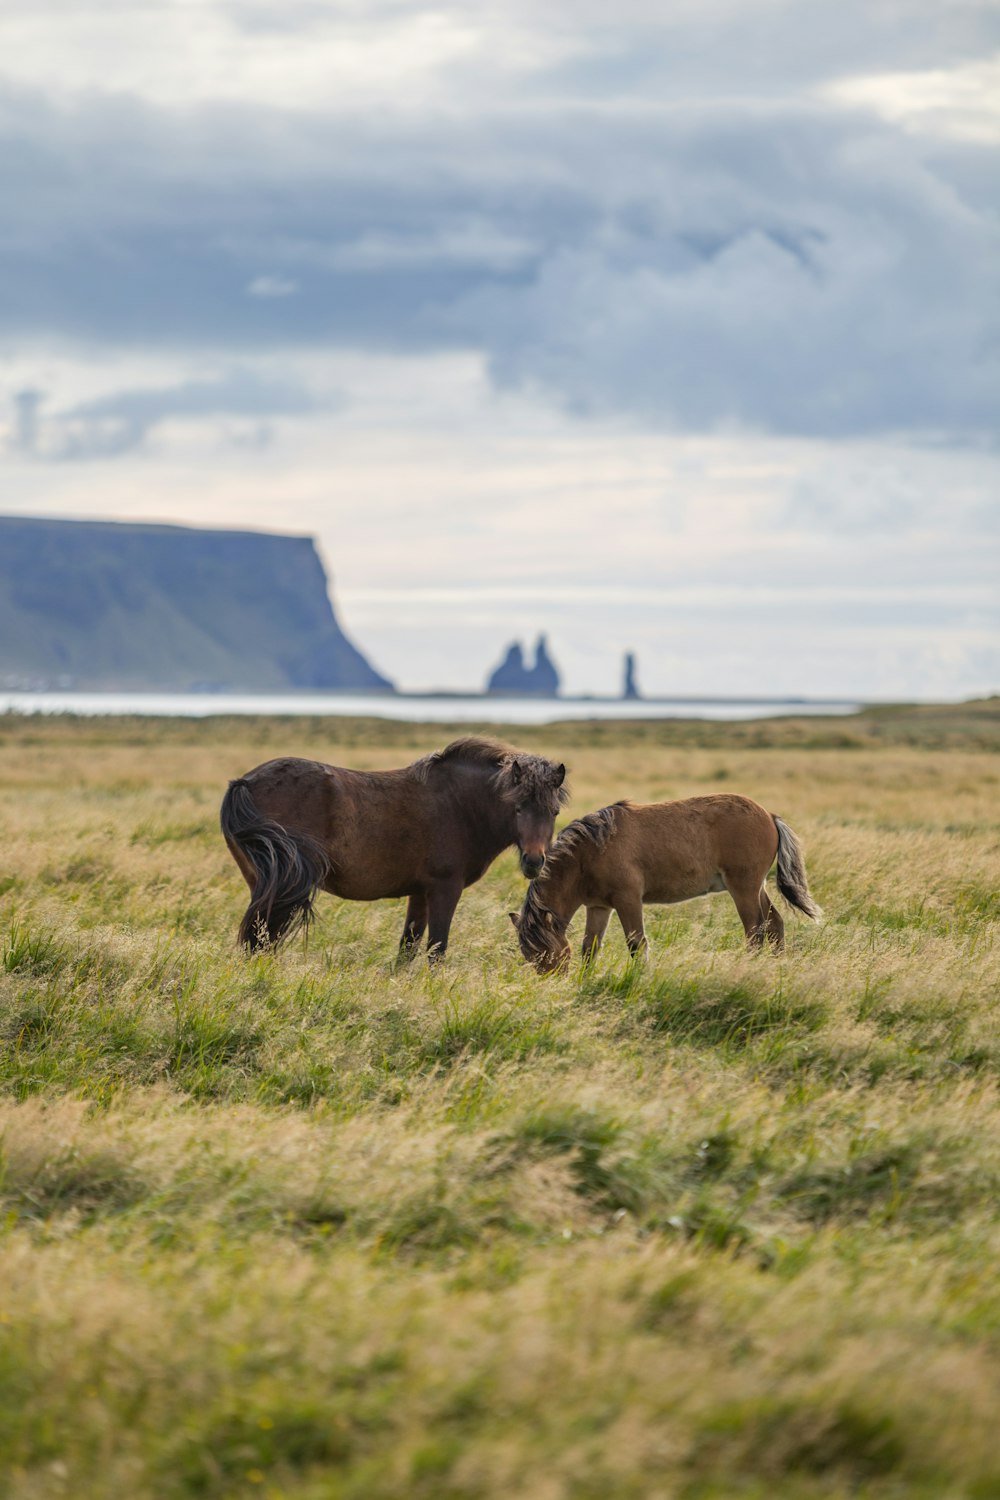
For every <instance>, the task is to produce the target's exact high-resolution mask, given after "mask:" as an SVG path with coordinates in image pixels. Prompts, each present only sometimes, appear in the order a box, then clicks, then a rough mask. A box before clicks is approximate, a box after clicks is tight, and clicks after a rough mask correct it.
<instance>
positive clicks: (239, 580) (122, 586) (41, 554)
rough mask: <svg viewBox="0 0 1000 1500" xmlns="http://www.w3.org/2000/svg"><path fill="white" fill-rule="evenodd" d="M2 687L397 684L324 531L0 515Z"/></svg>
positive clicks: (260, 688)
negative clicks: (381, 668) (350, 630)
mask: <svg viewBox="0 0 1000 1500" xmlns="http://www.w3.org/2000/svg"><path fill="white" fill-rule="evenodd" d="M0 686H7V687H31V688H44V687H62V688H76V689H90V690H92V691H138V690H149V691H154V692H156V691H158V692H191V691H209V690H212V691H219V692H226V691H241V692H247V691H249V692H254V691H256V692H281V691H288V690H292V689H300V690H302V689H307V690H308V689H321V690H322V689H332V690H337V689H341V690H349V691H366V690H367V691H376V690H381V691H383V692H386V691H388V692H392V691H394V689H393V686H392V683H391V682H389V681H388V679H387V678H385V677H383V676H382V675H381V673H379V672H377V671H376V670H375V668H374V667H372V666H371V665H370V664H369V662H368V661H366V659H365V657H364V656H363V655H362V654H361V652H360V651H359V650H358V649H357V647H356V646H354V645H353V644H352V643H351V642H350V641H349V640H348V638H347V636H346V635H345V634H344V632H343V630H342V629H341V628H340V625H339V623H338V621H337V618H336V615H335V614H334V610H333V605H332V604H331V602H330V595H329V590H328V583H327V577H326V574H325V572H324V570H323V564H322V562H321V561H320V558H319V554H318V553H317V551H316V546H315V543H314V541H313V539H312V537H308V536H274V535H267V534H264V533H261V532H250V531H199V530H195V529H194V528H191V527H183V526H142V525H131V524H122V523H118V522H110V521H55V520H38V519H30V520H29V519H26V518H24V517H20V516H0Z"/></svg>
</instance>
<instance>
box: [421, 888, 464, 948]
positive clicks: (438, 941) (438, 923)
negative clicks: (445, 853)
mask: <svg viewBox="0 0 1000 1500" xmlns="http://www.w3.org/2000/svg"><path fill="white" fill-rule="evenodd" d="M461 894H462V882H461V880H448V881H445V880H441V881H438V882H437V883H436V884H435V885H432V886H431V888H430V891H429V892H428V898H427V957H428V960H429V961H430V962H431V963H436V962H437V960H438V959H440V958H443V957H444V954H445V951H446V949H447V947H448V933H449V932H450V931H451V919H452V917H453V916H454V915H455V907H456V906H457V905H458V898H459V897H460V896H461Z"/></svg>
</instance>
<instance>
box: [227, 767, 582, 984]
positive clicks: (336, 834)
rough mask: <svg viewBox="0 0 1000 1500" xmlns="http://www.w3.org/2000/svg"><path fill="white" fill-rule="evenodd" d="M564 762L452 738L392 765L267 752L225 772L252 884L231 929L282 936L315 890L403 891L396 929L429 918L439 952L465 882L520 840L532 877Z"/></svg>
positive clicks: (259, 943)
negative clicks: (371, 766) (232, 775)
mask: <svg viewBox="0 0 1000 1500" xmlns="http://www.w3.org/2000/svg"><path fill="white" fill-rule="evenodd" d="M565 777H566V767H565V766H561V765H559V766H557V765H554V764H553V763H552V761H549V760H544V759H543V758H542V757H541V756H540V755H524V754H522V753H521V752H520V751H516V750H512V749H511V748H510V746H509V745H501V744H499V743H497V742H496V741H494V740H483V739H463V740H455V741H454V743H453V744H451V745H448V746H447V747H446V748H445V749H444V750H438V751H436V752H435V753H434V754H433V755H425V756H424V757H423V759H422V760H418V761H414V763H413V765H411V766H404V767H403V768H402V769H400V770H398V771H346V770H342V769H341V768H340V767H339V766H327V765H324V764H323V763H322V762H321V761H315V760H298V759H294V758H285V759H282V760H269V761H267V762H266V763H265V764H264V765H262V766H257V767H256V769H255V770H253V771H248V772H247V774H246V775H245V776H241V777H240V778H239V779H238V780H236V781H231V782H230V783H229V790H228V791H227V792H226V795H225V797H224V798H223V800H222V815H221V821H222V832H223V834H224V835H225V839H226V843H227V844H228V845H229V850H230V853H231V854H232V856H233V858H234V859H235V861H236V863H237V864H238V865H239V867H240V869H241V870H242V872H243V875H244V878H245V879H246V882H247V885H248V886H249V887H250V891H251V898H250V905H249V906H248V907H247V910H246V914H245V916H244V918H243V921H242V922H241V923H240V932H239V937H240V942H241V943H244V944H245V945H246V947H247V948H250V949H254V948H260V947H263V946H265V945H266V944H268V943H277V942H279V941H280V940H281V939H282V938H283V937H285V936H287V935H288V933H290V932H292V931H294V930H295V929H296V928H297V927H299V926H301V925H304V924H307V923H308V922H309V921H310V919H311V917H312V908H313V897H314V895H315V893H316V891H317V890H324V891H329V892H330V893H331V894H332V895H334V896H342V897H344V899H345V900H347V901H378V900H381V899H382V898H383V897H399V896H406V897H407V898H408V901H409V904H408V906H407V908H406V924H405V926H404V928H403V936H402V938H401V940H400V945H399V946H400V951H401V952H402V953H403V955H404V956H410V955H412V954H413V953H414V952H415V951H416V949H417V948H418V947H419V944H420V940H421V938H422V937H423V935H424V931H425V929H426V931H427V946H428V952H429V953H430V954H431V955H432V956H435V955H437V956H439V955H440V954H442V953H444V951H445V949H446V947H447V946H448V931H449V928H450V927H451V919H452V917H453V916H454V913H455V907H456V906H457V905H458V900H459V897H460V896H461V894H462V892H463V890H464V889H465V887H466V886H468V885H472V884H473V883H474V882H475V881H477V880H478V879H479V878H480V876H481V875H483V874H484V873H485V871H486V869H487V867H488V866H489V865H490V864H492V862H493V860H495V859H496V857H497V855H498V854H500V853H501V851H502V850H504V849H507V848H509V846H510V845H511V844H516V845H517V847H518V850H519V852H520V856H521V869H522V871H523V873H524V874H525V875H526V876H527V877H528V878H529V879H531V878H532V877H533V876H535V875H538V874H539V873H540V871H541V869H542V867H543V865H544V863H545V855H546V851H547V849H548V847H549V844H550V843H551V841H552V833H553V829H554V826H555V819H556V814H557V813H558V811H559V808H560V807H561V806H562V804H563V803H564V802H565V800H566V797H567V791H566V786H565Z"/></svg>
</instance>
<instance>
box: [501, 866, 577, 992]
mask: <svg viewBox="0 0 1000 1500" xmlns="http://www.w3.org/2000/svg"><path fill="white" fill-rule="evenodd" d="M507 915H508V916H509V917H510V920H511V922H512V923H513V924H514V931H515V932H516V933H517V941H518V943H519V944H520V948H521V953H522V955H523V956H524V957H525V958H526V959H527V960H528V962H529V963H531V964H534V966H535V968H536V969H537V970H538V972H539V974H552V973H555V972H556V971H558V970H559V969H564V968H565V967H566V965H567V964H568V963H569V956H570V945H569V939H568V938H567V936H566V927H567V923H566V922H565V921H564V920H563V918H562V917H560V916H559V915H558V913H557V912H554V911H552V910H551V909H550V908H549V907H547V906H545V905H543V903H542V901H541V898H540V897H539V895H538V892H537V890H536V889H535V884H534V881H532V883H531V885H529V886H528V894H527V895H526V896H525V898H524V905H523V907H522V908H521V912H520V915H518V913H517V912H516V911H512V912H508V913H507Z"/></svg>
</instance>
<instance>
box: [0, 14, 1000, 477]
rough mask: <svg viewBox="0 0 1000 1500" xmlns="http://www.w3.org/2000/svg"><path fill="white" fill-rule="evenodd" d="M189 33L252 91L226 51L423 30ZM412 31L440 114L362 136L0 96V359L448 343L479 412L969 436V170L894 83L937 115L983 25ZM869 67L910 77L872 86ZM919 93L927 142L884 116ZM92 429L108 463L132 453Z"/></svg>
mask: <svg viewBox="0 0 1000 1500" xmlns="http://www.w3.org/2000/svg"><path fill="white" fill-rule="evenodd" d="M161 8H162V9H163V11H164V14H165V15H167V14H169V15H171V16H175V11H176V7H172V6H171V5H169V4H166V5H164V6H162V7H161ZM209 9H210V19H211V26H208V23H207V21H206V30H205V33H204V35H205V36H206V37H208V38H210V39H211V46H212V47H215V46H216V44H217V43H218V44H219V45H220V46H221V41H220V38H222V37H229V38H230V40H232V39H233V38H236V40H235V41H234V42H233V45H234V46H235V47H236V49H237V50H236V51H235V52H234V53H233V65H232V72H233V74H234V76H235V79H236V82H237V83H238V82H239V79H240V78H241V77H243V76H244V75H243V74H242V73H241V71H240V69H241V67H243V66H245V67H246V69H247V70H248V71H247V72H246V75H245V82H246V87H247V90H248V91H249V92H251V93H252V91H253V88H254V87H255V86H256V83H255V80H256V81H258V82H259V79H258V73H257V72H256V71H255V68H256V66H257V64H256V62H254V63H253V65H252V66H251V61H250V60H248V59H249V58H250V54H247V57H246V58H244V56H243V54H242V52H240V50H239V47H240V46H242V45H243V43H241V42H239V38H240V37H243V38H244V40H245V43H246V46H247V47H251V48H257V47H258V46H259V45H261V38H262V37H264V38H267V37H268V36H270V35H271V34H272V32H274V31H278V32H280V34H281V38H282V45H283V46H287V47H289V48H292V49H293V50H294V49H298V50H297V51H296V52H295V55H296V56H297V57H298V56H300V55H301V56H302V57H305V56H306V54H308V58H309V60H310V66H312V63H313V61H315V58H316V57H322V56H325V55H326V53H325V51H324V49H325V48H327V47H330V46H333V45H334V41H335V40H336V38H337V37H338V36H340V35H341V32H342V31H343V28H344V27H347V28H349V29H350V31H351V36H352V38H353V41H352V45H361V43H362V42H363V40H364V38H365V37H370V38H371V39H375V40H379V41H380V44H381V43H385V45H386V46H388V45H389V39H391V37H392V36H394V35H395V32H394V30H393V28H398V27H399V26H404V27H407V26H410V25H411V24H416V23H417V22H421V24H422V21H423V20H426V19H428V18H427V17H425V16H424V14H423V13H422V12H420V13H416V14H414V13H413V12H412V8H409V7H403V8H401V7H400V6H398V5H397V4H395V3H387V4H383V5H378V6H375V7H374V8H366V7H363V6H359V5H355V6H348V7H346V8H341V9H340V10H339V11H338V13H337V16H336V17H333V18H332V19H331V15H332V13H331V12H330V11H329V9H328V8H327V7H320V6H316V5H313V4H311V3H308V0H303V3H301V4H298V5H296V6H294V7H290V8H288V9H287V10H283V9H282V8H280V7H277V6H276V5H272V4H270V3H267V0H257V3H255V4H254V5H253V6H252V7H250V8H248V9H247V11H246V13H245V15H244V16H243V18H242V19H240V16H239V8H236V9H234V8H233V7H232V6H223V5H217V6H212V7H210V8H209ZM83 11H84V12H85V11H86V7H83ZM428 15H429V13H428ZM434 15H435V16H437V17H438V18H439V20H440V21H441V25H442V26H445V23H447V25H446V26H445V29H447V30H448V35H449V37H450V40H449V41H448V43H447V45H446V44H445V41H444V40H442V39H441V37H440V36H438V32H437V31H435V29H434V27H433V26H432V27H431V29H430V32H429V33H428V36H429V37H430V40H427V67H428V68H431V69H432V70H433V69H437V74H436V76H439V78H440V81H441V89H440V91H439V95H438V96H436V97H435V98H434V99H432V100H430V101H429V100H428V99H427V97H425V96H424V95H423V94H417V95H415V96H413V97H412V98H411V97H410V96H409V95H408V94H406V91H405V90H404V91H402V93H401V94H400V96H399V97H398V98H397V97H396V96H395V95H393V96H392V99H391V102H387V107H385V108H382V109H381V110H375V109H372V108H371V107H368V106H361V105H358V104H357V102H356V101H353V100H352V99H351V98H346V99H342V98H337V99H336V100H335V101H334V102H333V103H331V104H328V105H325V106H324V105H321V104H318V103H316V102H315V101H314V100H311V101H310V102H307V103H304V104H302V105H301V107H298V108H295V109H292V108H277V107H275V106H273V105H271V106H270V107H269V106H268V105H267V104H266V103H265V104H258V105H255V106H254V107H253V108H250V107H248V106H246V105H244V104H241V103H233V102H229V103H227V104H225V105H215V104H211V105H210V104H204V103H191V102H190V101H188V102H187V103H186V104H185V106H184V107H183V108H181V107H180V106H176V107H173V106H172V107H166V106H164V105H163V104H156V103H151V102H149V100H150V97H151V96H149V95H147V98H146V99H145V100H143V99H141V98H140V97H138V95H133V96H132V97H128V96H127V95H125V94H120V95H116V96H112V95H107V94H101V93H99V92H89V93H86V94H80V95H73V96H71V95H70V94H68V93H67V92H66V91H65V90H64V91H63V94H62V96H61V98H60V102H59V103H58V104H54V103H52V102H51V100H47V99H45V98H44V97H42V96H41V95H40V94H39V93H38V92H37V91H30V90H28V89H26V88H20V89H18V90H14V89H11V88H8V89H7V91H6V93H5V94H0V194H2V197H3V201H5V202H13V201H16V202H17V203H18V213H17V214H16V215H11V216H9V218H8V219H7V220H6V221H5V223H4V224H3V225H0V284H3V285H4V287H5V290H6V293H7V296H6V297H5V300H4V311H3V312H2V313H0V335H4V336H6V338H7V339H8V341H14V342H15V343H24V342H28V341H31V340H39V339H45V338H52V337H57V338H60V339H67V338H68V339H71V340H74V341H75V342H76V343H77V344H78V345H84V346H89V347H96V348H102V349H107V348H112V347H118V348H121V347H128V348H130V349H136V348H143V349H147V348H148V349H151V350H160V351H166V350H174V351H176V350H182V351H187V352H188V354H189V355H190V357H191V358H192V359H195V358H201V357H203V356H205V355H207V354H210V355H211V356H212V357H213V358H214V357H216V356H217V354H218V352H219V351H220V350H221V351H225V352H228V353H230V354H232V355H233V357H242V356H243V355H245V354H246V355H249V354H265V355H266V354H267V353H268V352H269V351H287V350H289V349H295V348H299V349H328V350H335V349H367V350H370V351H373V352H376V351H387V350H388V351H394V352H399V353H404V354H406V353H419V352H427V351H441V350H448V349H463V350H470V351H475V352H478V353H481V354H482V355H483V356H484V358H485V360H486V363H487V368H488V369H489V371H490V372H491V375H492V378H493V380H494V381H495V383H496V385H497V386H498V387H500V388H503V389H520V390H524V391H528V392H537V393H539V394H540V395H541V396H542V397H543V398H544V399H545V400H548V401H551V402H553V403H555V404H558V405H561V406H563V407H564V408H565V409H566V410H569V411H575V412H583V413H599V414H608V415H613V416H615V415H617V416H623V417H625V418H627V419H629V420H630V421H632V422H634V423H638V424H640V425H642V426H645V427H652V428H660V429H664V430H684V431H710V430H717V429H722V430H726V429H730V428H737V429H747V428H749V429H753V430H758V431H764V432H772V433H779V434H781V433H784V434H794V435H812V436H815V435H821V436H840V435H852V434H853V435H863V434H872V433H894V432H909V433H918V434H925V435H926V434H940V435H944V437H945V438H946V439H947V440H949V441H956V442H968V441H979V440H982V439H984V438H987V439H989V440H995V439H996V436H997V408H996V399H995V392H996V389H997V388H998V385H1000V310H998V304H997V298H996V286H997V272H996V267H997V265H998V264H1000V227H998V218H997V213H996V189H995V182H994V177H993V153H992V151H991V150H989V149H988V148H987V145H986V144H985V138H983V139H980V138H979V137H977V135H976V132H975V130H968V129H963V131H962V132H959V135H960V136H961V139H956V138H955V133H954V132H953V131H950V130H948V129H942V131H941V132H939V133H934V131H933V122H934V119H935V118H937V117H938V115H941V117H942V119H945V120H947V119H950V118H951V115H950V114H949V111H948V110H947V109H943V113H942V110H941V109H938V107H937V104H936V103H935V107H934V108H932V109H929V110H927V109H924V108H923V106H922V104H920V101H921V100H922V99H923V97H924V96H923V95H920V94H919V90H918V91H917V95H914V87H915V85H914V84H913V79H914V78H918V77H919V76H922V75H921V70H922V69H923V70H925V71H926V70H927V69H928V68H929V67H930V65H931V62H932V61H933V63H934V67H933V78H934V92H933V100H934V101H939V100H941V99H945V100H947V99H948V98H950V97H951V94H950V93H949V88H950V87H951V85H950V83H949V80H951V82H952V83H954V82H955V81H956V80H958V81H959V82H960V80H961V79H962V78H965V77H967V76H968V70H969V68H970V67H973V68H975V67H976V66H978V65H977V64H975V63H974V62H973V61H970V59H973V58H974V57H975V50H976V48H980V49H982V48H983V47H986V46H987V45H988V44H989V43H990V41H991V39H994V40H995V34H996V32H997V20H996V17H995V15H991V12H990V8H989V7H986V6H977V5H970V6H966V7H963V8H962V11H961V14H960V15H959V14H958V13H957V12H956V13H955V14H954V15H952V14H951V12H950V10H949V18H948V19H946V20H943V19H942V13H941V8H940V7H939V6H937V5H936V4H935V5H931V4H930V3H929V0H927V3H925V0H914V5H913V6H912V7H911V8H910V11H909V14H908V18H907V21H906V24H905V25H904V24H903V22H902V20H900V18H899V16H898V14H897V12H896V9H895V8H894V7H886V6H874V7H861V6H859V5H857V4H855V3H846V4H845V5H844V6H842V7H838V8H837V10H836V13H835V14H832V13H831V12H830V9H829V7H828V6H826V5H824V6H822V7H818V6H817V5H814V4H812V3H803V4H802V5H785V4H782V5H777V6H775V5H769V6H765V5H754V4H744V3H740V4H736V3H735V0H712V3H704V4H699V5H694V4H678V5H677V6H675V7H671V8H670V10H669V14H666V13H665V12H664V11H663V8H662V7H659V6H655V5H653V4H651V3H649V4H647V3H642V0H628V3H627V4H626V5H625V7H624V9H623V11H622V13H621V15H620V16H619V15H618V13H617V12H616V18H615V24H614V27H613V28H611V27H610V26H609V23H608V21H607V19H606V11H605V8H604V7H602V6H598V5H596V3H595V4H592V3H590V0H582V3H581V7H580V11H579V14H577V13H576V11H574V19H573V27H567V23H566V20H565V12H564V10H563V9H562V8H561V7H559V6H556V5H552V4H549V3H543V4H542V5H541V9H539V10H532V9H529V7H528V6H527V5H526V4H522V3H521V0H509V3H507V4H506V5H491V6H489V7H486V8H484V10H483V11H482V13H481V14H480V13H479V12H477V13H476V16H475V18H474V19H466V20H463V16H467V12H465V11H464V10H460V9H459V8H458V7H457V6H455V5H448V4H445V5H443V6H441V7H439V8H438V9H436V10H435V12H434ZM819 16H822V18H823V22H824V24H823V26H821V27H819V28H818V29H817V27H816V21H817V17H819ZM533 18H534V19H533ZM919 18H922V20H923V23H924V24H921V25H918V24H915V21H916V19H919ZM175 19H176V16H175ZM911 23H914V24H911ZM435 26H437V22H435ZM463 27H465V31H462V28H463ZM574 28H575V30H574ZM810 28H811V29H810ZM460 31H461V32H462V36H463V37H464V38H465V40H464V41H462V44H461V46H459V45H458V42H457V41H456V37H457V36H458V33H459V32H460ZM466 31H467V32H468V35H467V36H466ZM570 32H573V34H574V35H575V38H576V40H575V41H574V39H573V36H571V35H570ZM435 36H438V42H437V43H435V42H434V40H433V39H434V37H435ZM502 37H507V38H508V39H509V40H510V41H511V44H512V45H511V49H510V51H509V52H508V53H506V54H505V53H504V49H503V48H502V47H501V46H500V45H499V43H498V39H499V38H502ZM425 40H426V39H425ZM514 41H517V46H514V45H513V43H514ZM536 44H537V45H536ZM435 46H436V47H437V48H438V50H437V51H435ZM213 55H214V54H213ZM220 55H221V54H220ZM501 55H504V56H506V58H507V62H506V63H505V65H504V69H500V64H499V61H498V59H499V57H500V56H501ZM257 56H258V54H257V52H256V51H253V53H252V57H253V59H256V58H257ZM241 59H242V61H241ZM863 61H864V63H865V68H866V71H865V72H864V74H863V75H862V73H860V72H858V73H857V77H858V79H861V80H862V81H861V82H857V83H856V86H854V87H852V86H851V78H852V77H853V76H854V75H853V74H852V73H851V71H850V70H851V69H854V70H855V71H857V70H858V69H860V68H861V65H862V62H863ZM508 64H509V65H508ZM150 66H152V64H150ZM491 66H493V68H494V72H493V84H494V85H495V87H493V88H487V87H486V83H485V80H486V78H487V76H488V74H489V69H490V67H491ZM893 69H895V70H896V72H893ZM498 70H499V71H498ZM838 70H840V71H839V72H838ZM902 70H905V71H902ZM980 71H981V70H980ZM392 76H395V75H394V74H393V75H392ZM976 76H979V75H978V74H977V75H976ZM893 77H897V78H904V79H908V80H910V81H909V83H907V84H906V85H905V87H904V86H903V85H902V84H901V85H900V88H901V90H902V92H900V91H899V90H897V94H896V95H895V96H894V95H893V94H892V91H891V87H890V83H887V82H886V80H887V79H888V80H890V81H891V79H892V78H893ZM734 78H735V79H737V80H738V81H739V85H740V91H739V92H738V93H734V92H733V88H732V82H733V79H734ZM864 80H867V82H865V81H864ZM956 86H957V85H956ZM227 87H228V85H227ZM907 90H909V92H907ZM228 97H229V98H230V100H231V99H232V97H233V96H232V94H231V93H230V94H229V96H228ZM914 97H917V99H918V105H920V108H919V109H918V113H919V114H920V116H921V119H924V117H925V116H928V117H929V121H930V123H929V124H927V122H926V121H925V125H926V128H925V126H924V125H922V126H921V128H920V129H919V130H916V129H913V128H911V125H912V113H913V112H912V110H910V111H909V112H907V110H906V109H904V110H903V115H900V114H899V108H900V107H901V106H898V99H900V98H904V99H912V98H914ZM894 98H895V99H896V101H897V102H896V103H895V104H894V103H893V99H894ZM887 101H888V102H887ZM916 107H917V106H914V108H916ZM908 108H909V107H907V109H908ZM942 108H943V107H942ZM903 116H905V118H903ZM963 118H964V116H963ZM4 137H5V138H6V144H5V143H4ZM203 394H204V393H203ZM95 420H96V419H95V418H94V417H93V416H91V417H90V418H87V417H85V416H84V417H80V421H82V422H83V423H84V425H86V424H87V422H90V424H91V425H90V429H89V433H88V434H87V435H85V438H84V440H83V446H84V449H85V450H87V451H89V449H90V447H91V446H92V445H93V443H94V442H95V441H103V439H100V440H99V439H97V438H96V437H95V433H96V432H97V429H96V427H94V425H93V424H94V421H95ZM101 420H102V421H105V422H106V423H107V424H110V425H109V426H108V428H107V430H108V431H109V432H110V433H111V436H110V437H108V438H107V441H109V442H111V443H124V444H125V445H126V446H128V445H133V446H134V443H135V442H136V441H141V440H142V438H143V437H144V436H145V433H146V432H147V431H148V430H149V425H148V424H147V425H145V426H144V425H143V422H144V420H145V419H144V418H142V417H140V416H136V415H135V414H134V413H132V414H130V413H125V414H122V413H119V414H118V415H117V417H114V418H112V417H111V416H105V417H103V418H101ZM115 423H117V426H116V425H114V424H115ZM70 446H71V447H72V445H70Z"/></svg>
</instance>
